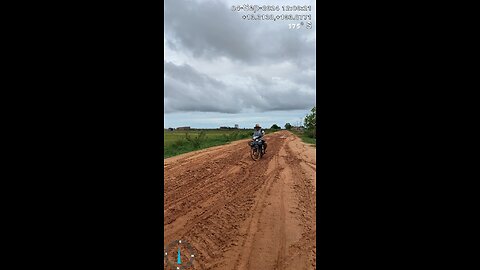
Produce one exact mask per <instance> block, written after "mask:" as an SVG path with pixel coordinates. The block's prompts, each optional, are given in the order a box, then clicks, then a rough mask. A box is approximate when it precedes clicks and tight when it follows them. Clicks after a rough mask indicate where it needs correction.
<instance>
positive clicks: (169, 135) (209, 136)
mask: <svg viewBox="0 0 480 270" xmlns="http://www.w3.org/2000/svg"><path fill="white" fill-rule="evenodd" d="M275 131H277V130H271V129H267V130H265V133H266V134H268V133H272V132H275ZM252 134H253V129H232V130H220V129H203V130H201V129H199V130H188V131H185V130H174V131H166V130H165V131H164V132H163V158H168V157H172V156H176V155H180V154H184V153H188V152H191V151H195V150H200V149H204V148H208V147H212V146H218V145H222V144H226V143H229V142H232V141H236V140H242V139H248V138H251V136H252Z"/></svg>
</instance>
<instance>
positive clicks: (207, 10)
mask: <svg viewBox="0 0 480 270" xmlns="http://www.w3.org/2000/svg"><path fill="white" fill-rule="evenodd" d="M259 1H260V0H259ZM228 2H232V1H228ZM307 2H308V1H307ZM232 3H233V2H232ZM262 3H263V2H262ZM237 4H238V3H237ZM242 4H243V3H242ZM259 4H260V3H259ZM301 4H308V3H301ZM164 5H165V29H164V30H165V36H164V39H165V45H166V48H167V50H166V51H165V52H164V55H165V62H164V67H165V71H164V72H165V73H164V77H165V85H164V89H165V90H164V91H165V94H164V104H165V113H173V112H215V113H228V114H237V113H243V112H247V111H252V112H269V111H292V110H305V109H308V110H309V109H310V108H311V107H313V106H314V105H315V91H316V84H315V32H314V31H313V30H312V31H308V30H305V29H304V30H303V31H300V30H299V31H292V30H289V29H288V22H271V21H263V22H262V21H257V22H252V21H245V20H243V19H242V18H241V15H242V13H237V12H232V11H231V10H230V7H231V5H230V4H227V3H226V2H220V1H201V2H198V1H189V0H166V1H165V4H164ZM279 5H280V4H279Z"/></svg>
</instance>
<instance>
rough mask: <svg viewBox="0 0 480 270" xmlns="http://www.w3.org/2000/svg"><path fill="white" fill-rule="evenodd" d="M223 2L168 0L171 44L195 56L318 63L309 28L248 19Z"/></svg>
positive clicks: (303, 65) (166, 9) (166, 29)
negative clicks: (244, 18) (295, 27)
mask: <svg viewBox="0 0 480 270" xmlns="http://www.w3.org/2000/svg"><path fill="white" fill-rule="evenodd" d="M242 14H244V13H239V12H232V11H231V10H230V6H229V5H228V4H226V3H224V2H218V1H206V2H201V3H199V2H196V1H188V0H167V1H166V4H165V32H166V34H167V36H168V37H167V42H168V45H169V46H170V47H171V48H172V49H176V50H182V51H183V52H185V53H190V54H191V55H192V56H194V57H204V58H217V57H220V56H224V57H228V58H230V59H232V60H238V61H242V62H245V63H250V64H251V63H263V62H265V63H275V62H282V61H291V62H295V63H296V64H297V65H299V66H301V67H306V66H312V64H313V65H314V62H315V40H314V39H308V35H310V34H311V32H310V31H306V30H304V31H291V30H290V31H289V30H288V27H287V22H272V21H248V20H247V21H246V20H243V19H242V18H241V16H242Z"/></svg>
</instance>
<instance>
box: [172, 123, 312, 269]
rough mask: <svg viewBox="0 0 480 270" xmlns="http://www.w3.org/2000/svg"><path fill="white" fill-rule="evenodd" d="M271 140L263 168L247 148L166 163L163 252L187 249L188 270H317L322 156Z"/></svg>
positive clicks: (286, 137) (289, 139)
mask: <svg viewBox="0 0 480 270" xmlns="http://www.w3.org/2000/svg"><path fill="white" fill-rule="evenodd" d="M266 140H267V143H268V149H267V153H266V155H265V156H263V158H262V159H260V160H259V161H253V160H252V159H251V158H250V156H249V146H248V145H247V141H248V140H241V141H236V142H233V143H231V144H228V145H224V146H218V147H213V148H209V149H205V150H200V151H197V152H193V153H187V154H184V155H181V156H177V157H172V158H168V159H165V160H164V169H165V180H164V181H165V183H164V184H165V186H164V187H165V189H164V217H165V219H164V223H163V230H164V234H165V236H164V245H167V244H168V243H170V242H171V241H174V240H180V239H184V240H186V241H188V242H189V243H190V244H191V246H192V247H193V248H194V250H195V253H196V257H195V260H194V264H193V266H192V267H190V268H189V269H196V270H199V269H221V270H224V269H226V270H244V269H245V270H247V269H248V270H260V269H262V270H270V269H272V270H273V269H283V270H290V269H292V270H293V269H295V270H298V269H305V270H310V269H316V261H315V255H316V243H315V240H316V227H315V224H316V217H315V212H316V199H315V198H316V184H315V174H316V160H315V153H316V148H315V147H312V146H309V145H306V144H304V143H303V142H301V140H300V139H299V138H298V137H296V136H295V135H293V134H292V133H290V132H288V131H280V132H276V133H273V134H269V135H267V136H266ZM164 269H167V268H164Z"/></svg>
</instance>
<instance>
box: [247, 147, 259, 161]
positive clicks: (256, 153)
mask: <svg viewBox="0 0 480 270" xmlns="http://www.w3.org/2000/svg"><path fill="white" fill-rule="evenodd" d="M260 155H261V154H260V150H259V149H258V148H257V147H252V148H251V149H250V156H251V157H252V159H253V160H255V161H257V160H259V159H260Z"/></svg>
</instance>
